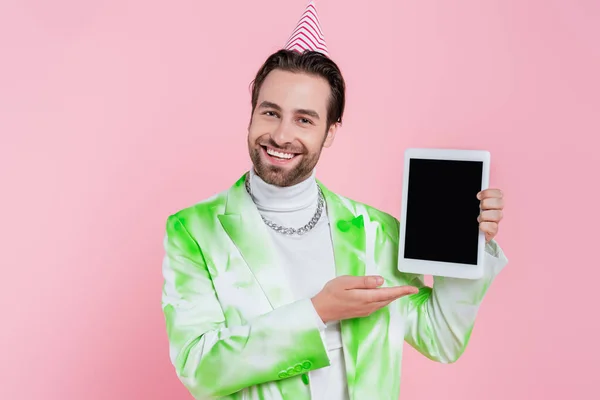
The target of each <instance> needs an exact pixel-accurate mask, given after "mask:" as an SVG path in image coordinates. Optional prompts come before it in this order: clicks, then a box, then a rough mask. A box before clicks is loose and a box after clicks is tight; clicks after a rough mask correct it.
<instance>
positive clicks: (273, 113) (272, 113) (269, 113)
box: [263, 111, 278, 117]
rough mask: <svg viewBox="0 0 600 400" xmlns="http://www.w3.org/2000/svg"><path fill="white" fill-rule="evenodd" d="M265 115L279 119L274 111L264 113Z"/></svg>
mask: <svg viewBox="0 0 600 400" xmlns="http://www.w3.org/2000/svg"><path fill="white" fill-rule="evenodd" d="M263 115H266V116H269V117H277V116H278V115H277V113H275V112H274V111H265V112H264V113H263Z"/></svg>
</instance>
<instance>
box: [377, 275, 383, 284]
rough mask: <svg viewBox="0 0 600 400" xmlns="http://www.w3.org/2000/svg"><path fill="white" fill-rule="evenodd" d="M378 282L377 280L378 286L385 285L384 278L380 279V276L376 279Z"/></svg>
mask: <svg viewBox="0 0 600 400" xmlns="http://www.w3.org/2000/svg"><path fill="white" fill-rule="evenodd" d="M376 280H377V285H381V284H382V283H383V278H382V277H380V276H378V277H377V278H376Z"/></svg>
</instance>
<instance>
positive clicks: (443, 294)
mask: <svg viewBox="0 0 600 400" xmlns="http://www.w3.org/2000/svg"><path fill="white" fill-rule="evenodd" d="M484 260H485V262H484V271H485V273H484V276H483V277H482V278H480V279H478V280H468V279H457V278H447V277H441V276H435V277H433V288H431V287H429V286H426V285H425V282H424V280H423V276H422V275H412V274H411V276H412V280H411V281H410V283H409V284H410V285H413V286H416V287H418V288H419V293H418V294H415V295H412V296H409V297H407V299H406V301H402V302H401V303H400V304H401V307H402V308H403V310H402V313H403V315H404V316H405V319H406V331H405V340H406V342H407V343H409V344H410V345H411V346H412V347H413V348H415V349H416V350H417V351H418V352H419V353H421V354H423V355H424V356H426V357H428V358H429V359H431V360H434V361H438V362H441V363H452V362H455V361H456V360H458V358H459V357H460V356H461V355H462V354H463V352H464V351H465V349H466V347H467V344H468V342H469V339H470V336H471V331H472V330H473V327H474V325H475V318H476V316H477V312H478V310H479V306H480V305H481V302H482V301H483V297H484V295H485V293H486V292H487V290H488V288H489V287H490V284H491V283H492V281H493V279H494V278H495V277H496V276H497V275H498V273H499V272H500V270H501V269H502V268H503V267H504V266H505V265H506V263H507V262H508V260H507V258H506V257H505V255H504V253H503V251H502V249H501V248H500V246H498V244H497V243H496V242H495V241H494V240H492V241H490V242H489V243H487V244H486V247H485V257H484Z"/></svg>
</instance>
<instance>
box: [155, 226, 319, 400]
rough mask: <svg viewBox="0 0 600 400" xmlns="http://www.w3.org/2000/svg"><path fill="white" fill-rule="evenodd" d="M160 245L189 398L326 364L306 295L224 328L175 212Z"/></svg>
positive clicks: (166, 298)
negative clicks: (304, 298) (242, 322)
mask: <svg viewBox="0 0 600 400" xmlns="http://www.w3.org/2000/svg"><path fill="white" fill-rule="evenodd" d="M164 246H165V252H166V255H165V257H164V260H163V267H162V271H163V277H164V286H163V293H162V309H163V312H164V316H165V321H166V328H167V336H168V340H169V349H170V359H171V362H172V363H173V365H174V367H175V371H176V373H177V376H178V377H179V379H180V380H181V382H182V383H183V384H184V386H185V387H186V388H187V389H188V390H189V391H190V393H191V394H192V395H193V396H194V398H196V399H213V398H217V397H221V396H227V395H230V394H233V393H235V392H238V391H240V390H242V389H243V388H246V387H249V386H253V385H257V384H261V383H265V382H270V381H276V380H281V379H284V378H287V377H290V376H295V375H300V374H304V373H307V372H308V371H310V370H313V369H317V368H322V367H325V366H328V365H329V363H330V360H329V357H328V354H327V350H326V348H325V345H324V343H323V336H322V335H323V332H322V331H321V330H320V329H319V327H320V325H319V324H318V321H317V320H316V318H315V315H316V314H315V310H314V308H313V305H312V302H311V301H310V299H306V300H301V301H297V302H294V303H291V304H288V305H285V306H283V307H280V308H277V309H275V310H272V311H270V312H267V313H265V314H263V315H260V316H258V317H256V318H254V319H253V320H251V321H248V322H247V323H246V324H245V325H237V326H227V321H226V319H225V316H224V312H223V310H222V308H221V306H220V303H219V300H218V298H217V294H216V293H215V290H214V288H213V285H212V280H211V276H210V274H209V272H208V269H207V267H206V264H205V262H204V257H203V254H202V250H201V249H200V248H199V246H198V244H197V242H196V241H195V240H194V239H193V238H192V237H191V236H190V235H189V233H188V232H187V231H186V229H185V227H184V226H183V225H182V223H181V222H180V221H179V220H178V218H177V217H176V216H171V217H169V219H168V222H167V230H166V234H165V239H164ZM232 290H234V288H232Z"/></svg>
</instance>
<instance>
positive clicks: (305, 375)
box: [302, 374, 308, 385]
mask: <svg viewBox="0 0 600 400" xmlns="http://www.w3.org/2000/svg"><path fill="white" fill-rule="evenodd" d="M302 382H304V384H305V385H308V375H307V374H302Z"/></svg>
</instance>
